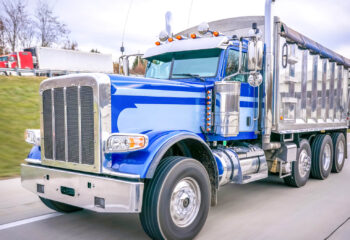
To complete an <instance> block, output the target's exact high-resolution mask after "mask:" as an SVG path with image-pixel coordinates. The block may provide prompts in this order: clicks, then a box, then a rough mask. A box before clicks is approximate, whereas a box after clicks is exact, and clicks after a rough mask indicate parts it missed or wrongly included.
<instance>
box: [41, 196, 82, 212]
mask: <svg viewBox="0 0 350 240" xmlns="http://www.w3.org/2000/svg"><path fill="white" fill-rule="evenodd" d="M39 198H40V200H41V201H42V202H43V203H44V204H45V205H46V206H47V207H48V208H51V209H52V210H55V211H57V212H62V213H71V212H76V211H80V210H82V208H79V207H75V206H72V205H68V204H65V203H61V202H57V201H54V200H50V199H47V198H43V197H39Z"/></svg>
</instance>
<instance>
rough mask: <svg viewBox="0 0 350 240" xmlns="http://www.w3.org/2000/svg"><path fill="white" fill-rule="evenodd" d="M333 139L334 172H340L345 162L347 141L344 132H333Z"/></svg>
mask: <svg viewBox="0 0 350 240" xmlns="http://www.w3.org/2000/svg"><path fill="white" fill-rule="evenodd" d="M332 141H333V153H334V157H333V165H332V172H335V173H339V172H340V171H341V170H342V169H343V166H344V162H345V153H346V151H345V149H346V143H345V142H346V141H345V137H344V134H343V133H333V134H332Z"/></svg>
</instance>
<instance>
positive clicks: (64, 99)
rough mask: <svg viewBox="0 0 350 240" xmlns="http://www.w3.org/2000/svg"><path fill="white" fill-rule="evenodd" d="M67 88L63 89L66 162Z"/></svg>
mask: <svg viewBox="0 0 350 240" xmlns="http://www.w3.org/2000/svg"><path fill="white" fill-rule="evenodd" d="M66 91H67V88H66V87H64V88H63V101H64V143H65V144H64V159H65V160H66V162H68V129H67V92H66Z"/></svg>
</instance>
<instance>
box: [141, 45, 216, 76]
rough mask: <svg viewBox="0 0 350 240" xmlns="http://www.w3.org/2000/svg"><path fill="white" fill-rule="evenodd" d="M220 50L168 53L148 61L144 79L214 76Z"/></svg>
mask: <svg viewBox="0 0 350 240" xmlns="http://www.w3.org/2000/svg"><path fill="white" fill-rule="evenodd" d="M221 51H222V50H221V49H207V50H198V51H188V52H177V53H170V54H166V55H161V56H155V57H153V58H151V59H149V60H150V61H149V63H148V67H147V71H146V77H150V78H159V79H169V78H170V79H178V78H192V77H197V78H198V77H214V76H216V73H217V69H218V65H219V58H220V53H221Z"/></svg>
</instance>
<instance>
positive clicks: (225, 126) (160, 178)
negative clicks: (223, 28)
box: [21, 0, 350, 239]
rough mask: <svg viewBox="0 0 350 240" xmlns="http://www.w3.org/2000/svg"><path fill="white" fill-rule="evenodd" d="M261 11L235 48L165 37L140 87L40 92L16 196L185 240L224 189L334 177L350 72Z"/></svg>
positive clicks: (195, 36)
mask: <svg viewBox="0 0 350 240" xmlns="http://www.w3.org/2000/svg"><path fill="white" fill-rule="evenodd" d="M265 7H266V9H265V16H264V24H263V27H260V28H259V27H257V24H254V23H252V26H253V27H252V28H250V29H249V30H248V31H246V32H245V33H244V31H241V32H243V34H242V35H241V36H225V35H223V34H222V33H220V31H216V30H215V29H210V27H209V26H208V24H205V23H203V24H201V25H199V26H198V32H194V33H192V34H189V35H188V36H183V35H176V36H175V35H174V36H168V35H167V34H166V33H164V32H163V33H162V34H160V41H158V42H156V45H155V46H154V47H152V48H150V49H149V50H148V51H147V52H146V53H145V54H144V58H145V59H146V60H147V61H148V65H147V69H146V74H145V76H144V77H131V76H122V75H108V74H75V75H67V76H60V77H53V78H49V79H47V80H45V81H43V82H42V83H41V85H40V96H41V97H42V101H41V112H40V116H41V129H40V130H33V129H32V130H31V129H29V130H27V131H26V141H27V142H29V143H32V144H33V145H34V146H33V148H32V150H31V152H30V153H29V155H28V157H27V159H26V164H22V168H21V169H22V170H21V177H22V185H23V187H24V188H26V189H28V190H29V191H32V192H33V193H35V194H37V195H38V196H39V197H40V199H41V201H42V202H43V203H44V204H45V205H46V206H48V207H49V208H52V209H54V210H56V211H60V212H72V211H77V210H80V209H90V210H93V211H98V212H117V213H121V212H123V213H139V214H140V220H141V223H142V226H143V229H144V230H145V232H146V233H147V234H148V235H149V236H150V237H151V238H153V239H192V238H194V237H195V236H196V235H197V234H198V233H199V231H200V230H201V228H202V227H203V225H204V223H205V221H206V218H207V215H208V212H209V208H210V206H211V205H212V206H213V205H215V204H217V192H218V190H219V189H220V187H221V186H223V185H225V184H227V183H234V184H247V183H250V182H253V181H257V180H260V179H264V178H267V177H268V175H269V174H272V175H276V176H278V177H280V178H283V179H284V181H285V183H286V184H287V185H289V186H293V187H302V186H304V185H305V184H306V183H307V181H308V179H309V177H310V176H312V177H314V178H317V179H321V180H324V179H326V178H327V177H329V174H330V172H335V173H338V172H340V171H341V170H342V167H343V165H344V161H345V159H346V154H347V152H346V129H347V85H348V78H349V67H350V61H349V59H346V58H344V57H343V56H341V55H339V54H337V53H335V52H333V51H331V50H329V49H328V48H326V47H324V46H322V45H320V44H319V43H317V42H315V41H313V40H311V39H310V38H308V37H306V36H304V35H302V34H300V33H298V32H297V31H295V30H293V29H291V28H290V27H288V25H286V24H285V23H284V22H282V21H281V20H280V19H279V18H277V17H272V16H271V7H272V1H271V0H266V6H265ZM232 204H234V203H232Z"/></svg>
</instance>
